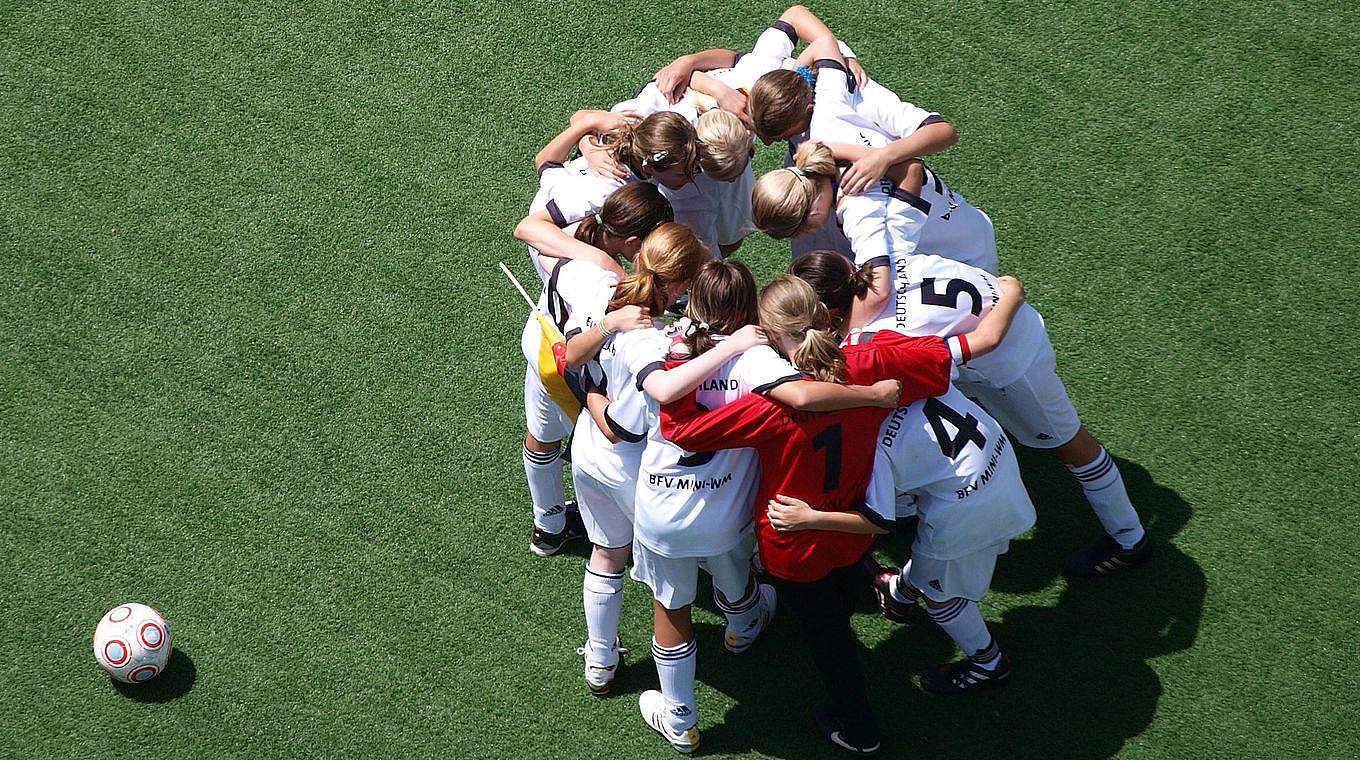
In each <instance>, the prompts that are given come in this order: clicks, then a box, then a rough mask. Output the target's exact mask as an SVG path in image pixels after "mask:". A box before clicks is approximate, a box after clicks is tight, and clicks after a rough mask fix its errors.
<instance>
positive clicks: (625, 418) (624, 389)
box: [571, 328, 670, 498]
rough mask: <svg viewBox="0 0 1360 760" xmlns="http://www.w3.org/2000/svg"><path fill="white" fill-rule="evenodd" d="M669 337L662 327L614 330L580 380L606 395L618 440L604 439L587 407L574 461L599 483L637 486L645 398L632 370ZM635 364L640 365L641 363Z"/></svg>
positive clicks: (574, 444)
mask: <svg viewBox="0 0 1360 760" xmlns="http://www.w3.org/2000/svg"><path fill="white" fill-rule="evenodd" d="M669 345H670V340H669V339H668V338H667V337H666V335H665V334H664V333H662V332H661V330H658V329H656V328H646V329H641V330H630V331H628V332H622V333H618V334H616V335H613V336H611V337H610V338H608V339H607V340H605V342H604V345H603V346H601V348H600V355H599V357H598V358H597V359H596V360H595V361H593V362H591V363H590V364H588V365H587V369H586V371H585V380H584V384H585V386H586V389H587V390H590V389H594V390H598V391H599V392H601V393H603V394H604V395H605V396H607V397H608V398H609V405H608V406H606V407H605V410H604V419H605V424H607V425H608V426H609V429H610V432H612V433H613V434H614V436H615V437H617V438H619V439H620V440H619V442H618V443H614V442H613V441H610V440H609V439H608V438H607V437H605V435H604V433H603V432H602V431H601V430H600V428H599V426H598V425H597V424H596V422H595V418H594V417H593V416H592V415H591V414H590V413H589V411H588V410H583V411H582V413H581V416H580V417H579V418H577V421H576V432H575V437H574V438H573V439H572V448H571V454H572V464H573V465H575V466H576V467H578V468H580V469H581V470H583V471H584V472H586V473H587V474H589V475H590V476H592V477H594V478H595V479H596V480H598V481H600V482H601V483H604V484H607V485H613V486H619V487H623V486H625V485H626V487H627V488H628V489H630V492H629V497H630V498H631V497H632V495H633V493H632V491H633V490H635V489H636V486H635V481H636V478H637V473H638V467H639V464H640V462H641V460H642V451H643V449H644V448H645V446H646V442H647V422H648V413H647V411H648V410H647V398H646V394H644V393H643V392H642V388H641V387H639V386H638V383H637V380H636V374H635V372H636V371H640V370H641V369H642V368H643V367H645V366H646V364H648V363H650V361H649V359H650V360H651V361H654V360H655V358H659V357H661V356H663V355H664V354H665V352H666V347H667V346H669ZM639 364H640V365H641V366H639Z"/></svg>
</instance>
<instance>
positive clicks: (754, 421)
mask: <svg viewBox="0 0 1360 760" xmlns="http://www.w3.org/2000/svg"><path fill="white" fill-rule="evenodd" d="M788 424H790V423H789V422H788V418H787V417H786V416H785V415H784V414H782V413H781V410H780V409H779V406H778V405H777V404H775V403H773V402H771V401H768V400H766V398H765V397H764V396H761V395H759V394H755V393H753V394H751V395H749V396H746V397H745V398H742V399H740V400H738V401H734V402H732V403H730V404H728V405H726V406H723V407H720V408H718V409H714V410H713V411H711V412H706V411H704V410H702V409H700V408H699V402H698V401H697V400H696V398H695V392H694V391H690V392H689V393H688V394H686V395H685V397H684V398H682V399H680V400H679V401H674V402H672V403H669V404H666V405H665V406H663V407H661V435H662V436H663V437H664V438H665V439H666V440H668V441H670V442H671V443H674V444H675V445H676V446H679V447H680V448H682V449H685V450H687V451H717V450H718V449H740V448H743V447H746V446H755V445H757V444H758V443H761V442H769V441H770V440H772V439H774V438H775V437H776V436H778V434H779V433H780V431H782V430H783V429H784V428H785V426H786V425H788Z"/></svg>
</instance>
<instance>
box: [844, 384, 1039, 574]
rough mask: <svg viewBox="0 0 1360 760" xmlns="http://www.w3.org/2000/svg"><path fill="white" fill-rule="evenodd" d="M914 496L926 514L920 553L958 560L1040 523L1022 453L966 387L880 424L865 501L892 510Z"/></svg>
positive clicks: (917, 546)
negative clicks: (902, 499) (966, 393)
mask: <svg viewBox="0 0 1360 760" xmlns="http://www.w3.org/2000/svg"><path fill="white" fill-rule="evenodd" d="M901 495H906V496H910V497H913V500H914V504H915V507H916V513H917V514H918V515H919V517H920V523H919V527H918V528H917V534H916V544H915V545H914V546H913V547H912V552H913V554H919V555H922V556H926V557H932V558H935V559H943V560H948V559H957V558H959V557H963V556H967V555H969V554H972V553H973V552H977V551H981V550H982V549H984V548H986V547H989V546H992V545H994V544H996V543H998V542H1000V541H1006V540H1009V539H1011V538H1014V537H1015V536H1018V535H1020V534H1021V533H1024V532H1025V531H1027V530H1029V529H1030V528H1031V527H1032V526H1033V525H1034V505H1033V504H1032V503H1031V502H1030V499H1029V494H1028V493H1027V492H1026V491H1025V484H1024V482H1023V481H1021V479H1020V467H1019V464H1018V463H1017V462H1016V459H1015V452H1014V450H1013V447H1012V446H1011V444H1010V441H1009V440H1008V439H1007V438H1006V434H1005V433H1004V432H1003V431H1002V430H1001V426H1000V425H999V424H997V422H996V420H994V419H992V417H991V416H990V415H988V414H987V412H985V411H983V409H982V407H980V406H978V405H977V404H974V403H973V402H972V401H970V400H968V397H967V396H964V395H963V393H961V392H960V391H959V390H958V389H956V388H953V387H950V389H949V391H948V392H946V393H945V394H943V395H941V396H937V397H935V398H928V399H923V400H921V401H917V402H915V403H913V404H910V405H909V406H904V407H901V408H899V409H896V410H894V411H893V413H892V414H891V415H889V416H888V418H887V419H886V420H884V422H883V426H882V427H881V428H880V429H879V441H878V449H877V453H876V454H875V460H874V474H873V478H872V479H871V480H870V484H869V493H868V494H867V496H866V498H865V500H866V503H867V504H868V505H869V507H870V508H871V509H874V510H875V511H878V512H880V513H882V512H884V511H887V513H888V514H892V513H893V510H894V509H895V504H896V503H897V502H898V497H899V496H901Z"/></svg>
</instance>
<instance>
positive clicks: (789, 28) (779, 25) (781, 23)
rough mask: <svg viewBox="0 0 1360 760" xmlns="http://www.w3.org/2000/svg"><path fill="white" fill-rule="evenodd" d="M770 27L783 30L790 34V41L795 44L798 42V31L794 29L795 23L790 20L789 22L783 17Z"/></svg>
mask: <svg viewBox="0 0 1360 760" xmlns="http://www.w3.org/2000/svg"><path fill="white" fill-rule="evenodd" d="M770 28H771V29H778V30H779V31H781V32H783V33H784V34H786V35H788V37H789V42H792V43H793V44H795V45H797V44H798V32H797V31H795V30H794V28H793V24H790V23H789V22H787V21H785V20H783V19H780V20H778V21H776V22H774V23H773V24H770Z"/></svg>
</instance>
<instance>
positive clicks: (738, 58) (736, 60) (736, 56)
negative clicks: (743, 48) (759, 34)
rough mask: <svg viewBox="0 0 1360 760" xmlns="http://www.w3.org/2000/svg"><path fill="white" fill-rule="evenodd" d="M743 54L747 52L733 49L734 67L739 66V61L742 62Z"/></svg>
mask: <svg viewBox="0 0 1360 760" xmlns="http://www.w3.org/2000/svg"><path fill="white" fill-rule="evenodd" d="M743 55H746V54H745V53H738V52H736V51H735V50H734V51H732V68H734V69H735V68H736V67H737V64H738V63H741V57H742V56H743Z"/></svg>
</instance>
